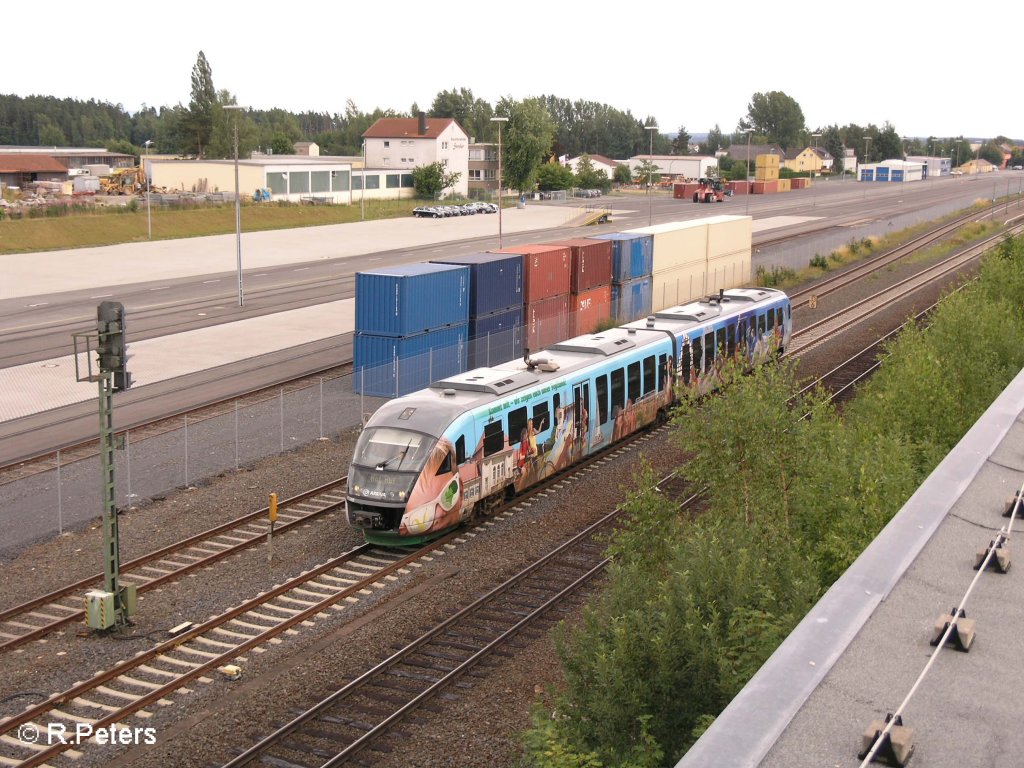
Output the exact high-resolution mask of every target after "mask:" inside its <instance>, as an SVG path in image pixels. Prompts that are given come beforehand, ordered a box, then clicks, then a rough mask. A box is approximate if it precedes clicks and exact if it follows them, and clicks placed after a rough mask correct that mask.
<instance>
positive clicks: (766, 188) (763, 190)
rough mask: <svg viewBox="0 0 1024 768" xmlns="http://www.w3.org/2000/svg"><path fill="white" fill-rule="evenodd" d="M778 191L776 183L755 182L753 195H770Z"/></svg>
mask: <svg viewBox="0 0 1024 768" xmlns="http://www.w3.org/2000/svg"><path fill="white" fill-rule="evenodd" d="M778 191H779V182H778V181H755V182H754V189H753V193H754V194H755V195H771V194H774V193H775V192H778Z"/></svg>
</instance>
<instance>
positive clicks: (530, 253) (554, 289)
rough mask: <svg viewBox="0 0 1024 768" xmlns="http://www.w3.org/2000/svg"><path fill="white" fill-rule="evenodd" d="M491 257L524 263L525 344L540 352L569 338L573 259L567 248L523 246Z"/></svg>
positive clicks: (538, 245) (526, 346)
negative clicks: (517, 258)
mask: <svg viewBox="0 0 1024 768" xmlns="http://www.w3.org/2000/svg"><path fill="white" fill-rule="evenodd" d="M492 253H506V254H519V255H520V256H522V259H523V322H524V324H525V333H524V335H523V344H524V347H525V348H526V349H527V350H533V349H541V348H543V347H547V346H550V345H551V344H556V343H558V342H559V341H562V340H563V339H567V338H569V289H570V287H571V283H572V281H571V270H570V268H571V266H572V255H571V252H570V250H569V247H568V246H565V245H542V244H533V245H520V246H515V247H512V248H503V249H501V250H499V251H492Z"/></svg>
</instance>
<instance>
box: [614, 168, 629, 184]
mask: <svg viewBox="0 0 1024 768" xmlns="http://www.w3.org/2000/svg"><path fill="white" fill-rule="evenodd" d="M615 183H616V184H632V183H633V172H632V171H631V170H629V166H628V165H626V164H625V163H618V164H616V166H615Z"/></svg>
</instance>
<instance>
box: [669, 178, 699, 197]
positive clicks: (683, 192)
mask: <svg viewBox="0 0 1024 768" xmlns="http://www.w3.org/2000/svg"><path fill="white" fill-rule="evenodd" d="M698 189H700V184H697V183H696V182H686V183H682V184H680V183H676V184H673V185H672V197H674V198H675V199H676V200H692V199H693V193H694V192H696V191H697V190H698Z"/></svg>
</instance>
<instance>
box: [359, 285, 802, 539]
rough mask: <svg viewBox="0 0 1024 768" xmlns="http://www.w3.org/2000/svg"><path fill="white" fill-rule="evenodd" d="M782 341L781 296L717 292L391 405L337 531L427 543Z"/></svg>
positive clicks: (362, 450)
mask: <svg viewBox="0 0 1024 768" xmlns="http://www.w3.org/2000/svg"><path fill="white" fill-rule="evenodd" d="M791 333H792V311H791V307H790V303H789V298H788V297H787V296H786V294H785V293H783V292H782V291H778V290H774V289H770V288H738V289H732V290H726V291H722V292H720V293H719V294H718V295H717V296H712V297H709V298H706V299H703V300H701V301H695V302H691V303H689V304H685V305H682V306H678V307H670V308H668V309H665V310H662V311H660V312H656V313H654V314H653V315H651V316H650V317H648V318H646V319H644V320H638V321H636V322H633V323H628V324H626V325H622V326H619V327H617V328H612V329H610V330H608V331H602V332H600V333H596V334H591V335H585V336H579V337H577V338H574V339H568V340H566V341H563V342H559V343H558V344H554V345H552V346H550V347H548V348H546V349H544V350H539V351H537V352H534V353H533V354H532V355H531V354H528V355H527V356H526V357H525V358H524V359H523V360H513V361H511V362H508V363H502V364H501V365H497V366H494V367H491V368H477V369H474V370H471V371H467V372H465V373H461V374H458V375H456V376H452V377H450V378H447V379H444V380H441V381H438V382H435V383H434V384H432V385H431V386H430V387H429V388H427V389H423V390H420V391H418V392H414V393H412V394H409V395H406V396H404V397H399V398H396V399H394V400H391V401H389V402H387V403H385V404H384V405H383V406H381V407H380V408H379V409H378V410H377V411H376V413H374V414H373V416H371V417H370V419H369V420H368V421H367V424H366V426H365V427H364V429H363V431H362V433H361V435H360V437H359V440H358V442H357V443H356V447H355V450H354V452H353V455H352V463H351V466H350V468H349V474H348V492H347V499H346V500H347V507H348V521H349V524H350V525H352V526H355V527H357V528H360V529H362V530H363V532H364V535H365V537H366V539H367V541H369V542H371V543H377V544H383V545H390V546H396V545H413V544H419V543H422V542H424V541H428V540H430V539H433V538H436V537H437V536H440V535H442V534H444V533H446V532H448V531H449V530H451V529H452V528H454V527H456V526H458V525H460V524H462V523H464V522H466V521H467V520H469V519H470V518H471V517H472V516H473V514H474V512H477V511H480V510H484V509H486V508H488V507H490V506H493V505H496V504H497V503H499V502H500V501H501V500H502V499H504V498H507V497H509V496H512V495H515V494H516V493H518V492H519V491H521V490H523V489H525V488H526V487H528V486H530V485H532V484H534V483H536V482H539V481H540V480H542V479H544V478H546V477H548V476H549V475H552V474H554V473H556V472H559V471H560V470H562V469H564V468H566V467H568V466H570V465H571V464H574V463H575V462H577V461H579V460H580V459H582V458H583V457H585V456H587V455H588V454H590V453H593V452H595V451H598V450H600V449H602V448H604V447H605V446H607V445H609V444H611V443H614V442H615V441H617V440H619V439H621V438H623V437H625V436H626V435H629V434H631V433H632V432H635V431H637V430H639V429H642V428H644V427H646V426H647V425H649V424H650V423H651V422H653V421H654V420H655V419H656V418H658V416H659V415H660V414H663V413H665V412H666V411H667V410H668V408H669V407H670V406H671V405H672V402H673V400H674V398H675V388H676V387H677V386H682V387H688V388H692V389H695V390H697V391H699V392H701V393H705V392H708V391H710V390H711V389H714V388H715V386H717V383H718V382H717V377H716V373H717V371H718V370H719V368H720V367H721V364H722V363H723V362H724V360H725V359H726V358H732V357H738V356H742V357H743V359H744V360H745V361H746V363H747V364H749V365H756V364H758V363H760V362H761V361H763V360H764V359H765V358H766V357H767V356H768V355H769V353H770V352H771V351H772V350H775V351H777V352H781V351H782V350H783V349H784V348H785V347H786V345H787V344H788V343H789V339H790V334H791Z"/></svg>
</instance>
